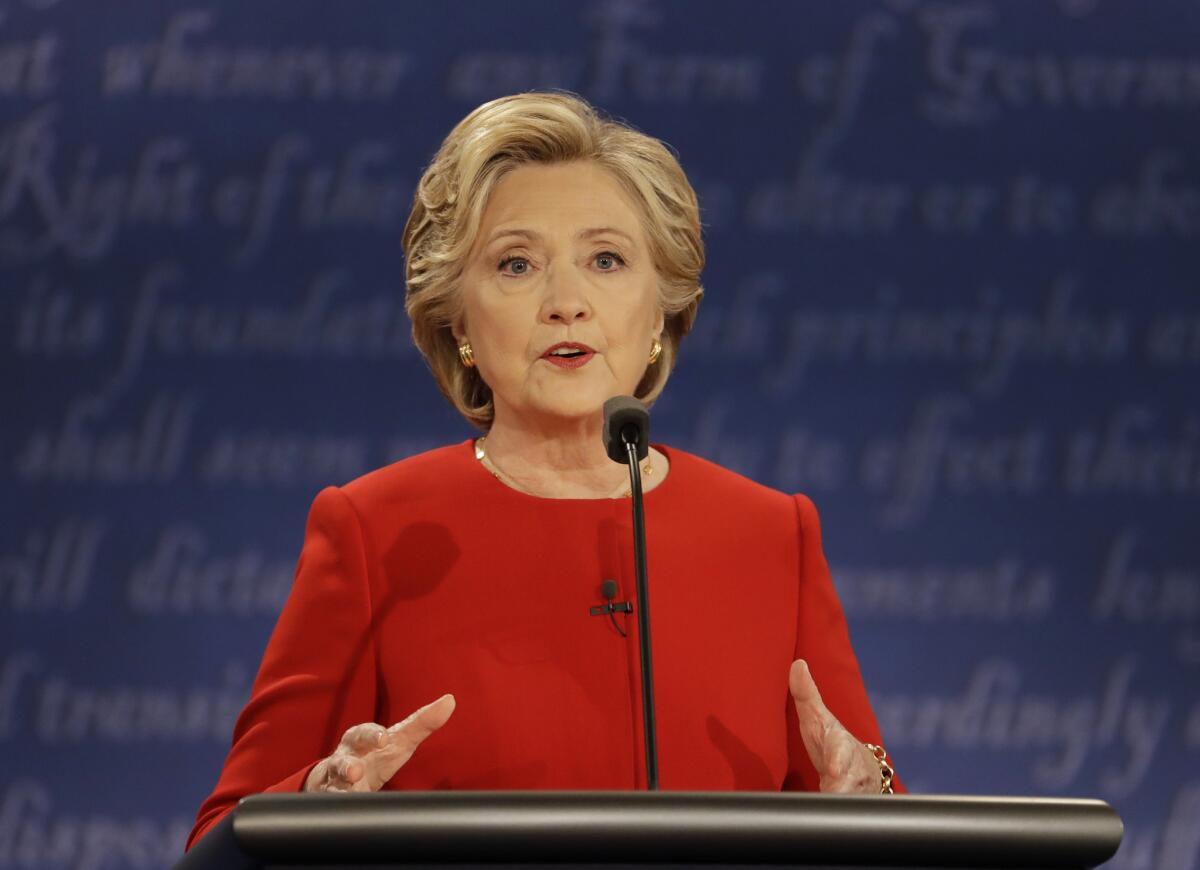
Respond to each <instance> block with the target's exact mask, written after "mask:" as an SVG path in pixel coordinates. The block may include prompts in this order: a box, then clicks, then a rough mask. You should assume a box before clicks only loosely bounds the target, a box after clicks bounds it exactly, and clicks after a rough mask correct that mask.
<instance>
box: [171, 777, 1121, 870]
mask: <svg viewBox="0 0 1200 870" xmlns="http://www.w3.org/2000/svg"><path fill="white" fill-rule="evenodd" d="M1122 832H1123V827H1122V824H1121V820H1120V818H1119V817H1118V816H1117V813H1116V812H1115V811H1114V810H1113V809H1112V807H1110V806H1109V805H1108V804H1106V803H1104V802H1103V801H1098V800H1090V799H1062V798H1011V797H963V796H940V795H879V796H876V795H833V794H813V793H805V792H799V793H797V792H778V793H777V792H670V791H666V792H664V791H586V792H585V791H428V792H382V793H375V794H335V795H328V794H283V795H279V794H269V795H267V794H262V795H253V796H251V797H248V798H245V799H244V800H242V801H241V803H239V804H238V806H237V808H236V809H234V810H233V811H232V812H231V813H230V814H229V815H228V816H226V817H225V818H224V819H222V820H221V822H220V823H219V824H218V825H217V826H216V827H214V828H213V829H212V830H210V831H209V832H208V834H207V835H206V836H205V837H203V838H202V839H201V840H200V841H199V842H198V843H197V844H196V845H195V846H194V847H193V848H192V850H191V851H190V852H188V853H187V855H185V856H184V858H183V859H182V860H181V861H180V862H179V863H177V864H176V865H175V867H176V870H217V868H222V870H257V868H272V870H284V868H300V867H305V868H314V867H325V868H332V867H341V868H352V867H397V868H399V867H408V868H413V867H437V868H439V870H449V868H451V867H457V868H479V870H482V868H484V867H488V866H492V865H517V866H524V865H538V866H540V867H543V868H546V867H549V866H559V867H567V866H577V865H591V866H593V867H611V868H618V867H620V868H636V867H648V866H654V867H656V868H663V867H665V866H669V865H675V866H680V867H682V866H695V865H707V866H725V867H743V866H773V867H860V868H868V867H926V868H975V867H992V868H1027V867H1028V868H1034V867H1036V868H1043V870H1050V868H1088V867H1095V866H1096V865H1098V864H1101V863H1103V862H1104V861H1106V860H1108V859H1109V858H1110V857H1112V855H1113V853H1115V852H1116V850H1117V846H1118V845H1120V842H1121V835H1122Z"/></svg>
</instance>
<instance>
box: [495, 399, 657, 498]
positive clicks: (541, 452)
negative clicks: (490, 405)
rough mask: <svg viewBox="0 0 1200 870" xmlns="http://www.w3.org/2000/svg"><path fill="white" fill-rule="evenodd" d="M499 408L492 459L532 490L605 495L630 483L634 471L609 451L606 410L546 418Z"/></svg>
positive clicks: (557, 495)
mask: <svg viewBox="0 0 1200 870" xmlns="http://www.w3.org/2000/svg"><path fill="white" fill-rule="evenodd" d="M497 412H498V413H497V415H496V418H495V420H494V421H493V423H492V428H491V429H490V430H489V431H488V434H487V442H486V449H487V455H488V458H489V459H490V460H491V461H492V463H493V464H495V465H496V466H497V467H499V468H500V470H501V471H503V472H504V473H505V474H506V475H507V476H509V477H511V478H512V479H513V480H514V481H515V482H517V483H518V484H520V485H521V487H522V488H524V489H527V490H528V491H529V492H531V493H534V494H536V495H540V496H543V497H547V498H606V497H609V496H612V495H613V493H614V492H615V491H618V490H619V489H620V488H621V487H622V485H626V486H627V485H628V482H629V469H628V468H626V467H625V466H624V465H619V464H617V463H615V462H613V461H612V460H611V459H609V458H608V454H607V453H606V452H605V450H604V443H603V441H602V440H601V435H602V432H603V428H604V419H603V417H602V415H601V414H599V413H597V414H595V415H594V416H590V417H586V418H574V419H570V420H558V421H553V422H542V421H538V420H534V419H531V418H527V417H524V416H522V417H515V416H514V415H511V414H504V413H502V412H500V409H497ZM647 483H649V482H647Z"/></svg>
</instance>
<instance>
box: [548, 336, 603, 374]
mask: <svg viewBox="0 0 1200 870" xmlns="http://www.w3.org/2000/svg"><path fill="white" fill-rule="evenodd" d="M595 355H596V351H595V350H593V349H592V348H590V347H588V346H587V345H586V344H581V343H580V342H577V341H560V342H559V343H558V344H552V345H550V347H548V348H546V350H545V352H544V353H543V354H542V357H541V358H542V359H544V360H545V361H546V362H548V363H550V364H551V365H554V366H558V367H559V368H563V369H577V368H579V367H580V366H584V365H587V363H588V362H589V361H590V360H591V358H592V357H594V356H595Z"/></svg>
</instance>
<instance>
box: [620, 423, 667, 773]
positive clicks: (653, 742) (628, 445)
mask: <svg viewBox="0 0 1200 870" xmlns="http://www.w3.org/2000/svg"><path fill="white" fill-rule="evenodd" d="M629 428H634V432H635V434H634V437H633V439H632V440H631V439H630V438H628V437H627V432H628V431H629ZM636 432H637V429H636V428H635V427H626V428H625V429H623V430H622V432H621V441H622V442H624V444H625V452H626V454H627V455H628V457H629V482H630V484H631V487H630V491H631V493H632V496H633V560H634V564H635V566H636V569H637V600H638V614H637V621H638V647H639V648H640V649H641V659H642V726H643V731H645V734H646V788H647V789H648V790H649V791H658V740H657V738H656V732H655V730H654V668H653V666H652V665H651V662H650V592H649V585H650V584H649V582H648V581H647V579H646V513H645V510H644V507H643V505H642V469H641V467H640V466H639V465H638V438H637V434H636Z"/></svg>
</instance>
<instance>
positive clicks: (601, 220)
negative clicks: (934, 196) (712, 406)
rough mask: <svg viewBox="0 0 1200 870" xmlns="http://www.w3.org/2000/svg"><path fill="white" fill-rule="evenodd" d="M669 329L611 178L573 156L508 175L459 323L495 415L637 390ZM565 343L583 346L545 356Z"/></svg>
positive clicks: (564, 410)
mask: <svg viewBox="0 0 1200 870" xmlns="http://www.w3.org/2000/svg"><path fill="white" fill-rule="evenodd" d="M662 329H663V314H662V311H661V309H660V307H659V304H658V283H657V274H656V273H655V270H654V265H653V263H651V260H650V252H649V248H648V246H647V244H646V239H645V236H644V235H643V233H642V230H641V224H640V222H639V221H638V217H637V213H636V212H635V211H634V208H633V206H632V204H631V203H630V202H629V200H628V199H627V198H626V195H625V193H624V191H622V190H621V188H620V186H619V185H618V183H617V182H616V181H615V180H614V179H613V178H612V176H610V175H609V174H608V173H607V172H605V171H604V170H603V169H600V168H599V167H597V166H596V165H595V164H593V163H590V162H575V163H562V164H551V165H541V164H533V165H528V166H522V167H519V168H517V169H514V170H512V171H511V172H509V173H508V174H507V175H505V176H504V177H503V178H502V179H501V180H500V182H499V183H498V184H497V185H496V186H495V187H494V188H493V190H492V194H491V197H490V199H489V200H488V204H487V208H486V209H485V211H484V213H483V219H482V222H481V224H480V228H479V235H478V237H477V238H476V241H475V245H474V247H473V249H472V251H471V254H470V255H469V261H468V264H467V267H466V270H465V274H464V280H463V316H462V318H461V319H460V320H459V321H458V322H457V323H455V324H454V327H453V331H454V335H455V338H456V339H457V340H458V342H459V343H460V344H461V343H462V342H463V340H464V339H465V340H469V341H470V342H471V348H472V350H473V351H474V354H475V360H476V363H477V364H478V366H479V372H480V374H481V375H482V377H483V379H484V381H485V382H486V383H487V384H488V386H490V387H491V388H492V394H493V398H494V401H495V407H496V419H497V421H499V420H502V419H508V415H517V416H525V417H533V416H536V417H557V418H567V417H574V418H580V417H586V416H589V415H596V414H598V413H599V412H600V409H601V407H602V406H603V404H604V401H605V400H606V399H608V398H610V397H612V396H616V395H632V393H633V391H634V389H635V388H636V387H637V385H638V382H639V381H640V380H641V379H642V375H643V374H644V373H645V371H646V366H647V364H648V357H649V355H650V349H651V345H652V342H653V339H654V337H655V336H659V335H660V334H661V333H662ZM563 342H566V343H575V344H578V345H580V349H581V350H584V351H585V353H584V354H583V355H579V356H575V357H573V358H572V357H569V356H568V357H561V356H551V355H549V354H548V353H547V352H548V351H550V350H551V349H553V348H554V347H555V346H556V345H559V344H561V343H563ZM589 349H590V350H589ZM568 350H569V349H568Z"/></svg>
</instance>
